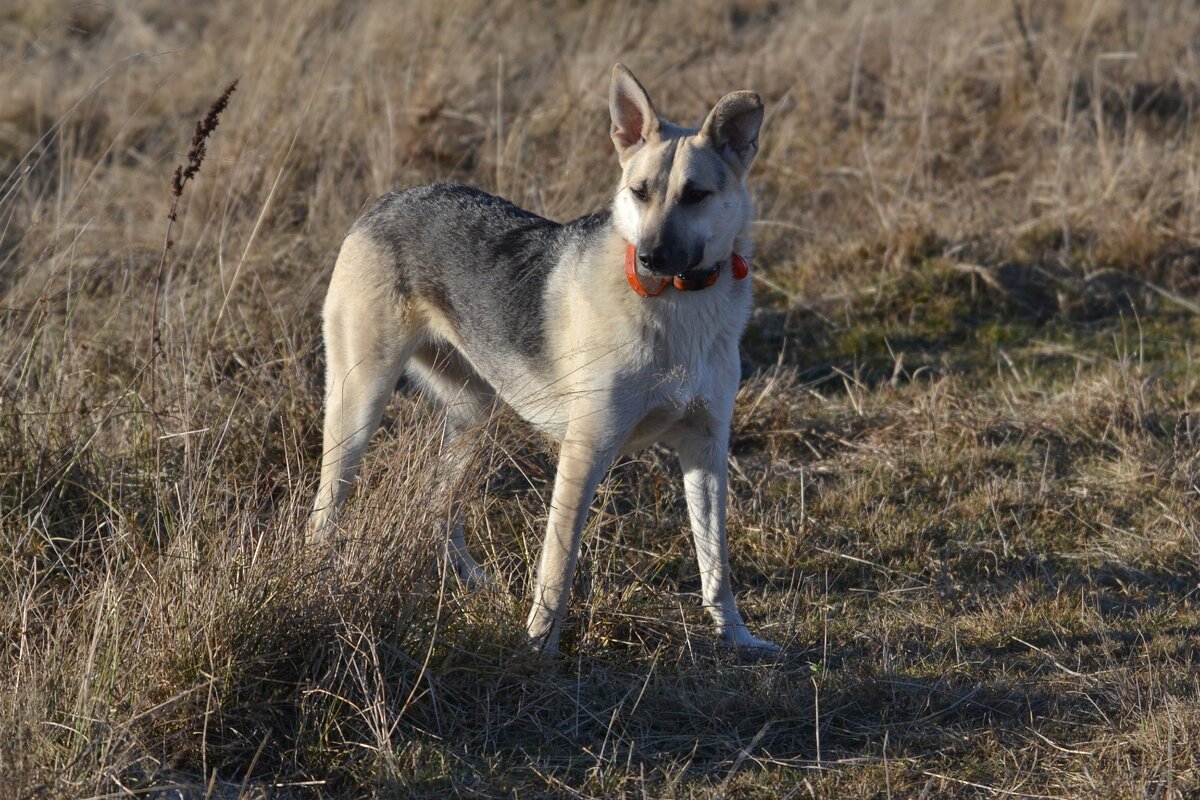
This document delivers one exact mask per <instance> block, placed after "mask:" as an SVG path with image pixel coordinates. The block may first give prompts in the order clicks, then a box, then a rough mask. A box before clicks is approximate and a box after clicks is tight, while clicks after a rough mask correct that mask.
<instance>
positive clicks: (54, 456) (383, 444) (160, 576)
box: [0, 0, 1200, 798]
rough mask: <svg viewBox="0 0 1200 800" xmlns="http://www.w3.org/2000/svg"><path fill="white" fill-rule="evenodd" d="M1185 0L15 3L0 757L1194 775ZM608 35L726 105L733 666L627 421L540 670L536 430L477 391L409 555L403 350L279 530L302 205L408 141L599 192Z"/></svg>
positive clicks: (295, 413) (303, 350) (288, 490)
mask: <svg viewBox="0 0 1200 800" xmlns="http://www.w3.org/2000/svg"><path fill="white" fill-rule="evenodd" d="M1198 31H1200V10H1197V9H1196V8H1195V7H1194V6H1193V5H1192V4H1188V3H1182V2H1180V3H1159V2H1151V1H1150V0H1146V1H1145V2H1117V0H1098V1H1097V2H1082V1H1081V2H1066V1H1065V0H1060V1H1059V2H1047V3H1043V2H1033V3H1031V2H1028V1H1027V0H1016V2H1015V3H1005V2H985V0H966V1H965V2H937V3H918V2H908V1H907V0H901V1H900V2H882V1H869V0H846V2H840V3H829V4H825V3H816V2H811V1H810V2H807V3H796V4H787V3H777V2H765V1H763V2H758V1H757V0H739V2H734V3H728V2H709V0H701V2H684V0H668V1H667V2H663V3H657V4H653V5H643V4H634V3H627V2H617V3H604V4H601V3H589V4H583V3H574V2H545V3H538V4H527V3H520V2H511V1H509V2H506V1H505V0H499V2H491V3H484V2H472V1H470V0H462V1H461V2H451V3H444V4H441V3H439V4H433V3H429V4H422V3H374V4H349V3H340V2H335V0H299V1H298V2H290V3H284V2H269V3H265V4H238V3H231V2H217V3H210V4H191V5H186V6H185V5H183V4H172V3H165V2H161V0H148V2H145V3H139V4H126V3H116V4H105V3H90V4H68V3H65V2H63V3H39V2H28V3H24V4H23V3H20V2H18V3H17V4H16V5H15V6H14V5H12V4H11V3H10V4H8V5H7V6H5V8H4V9H2V10H0V76H2V77H0V180H2V181H3V182H2V183H0V286H2V287H3V301H2V303H0V306H2V308H0V318H2V319H3V327H2V329H0V376H2V379H0V626H2V627H0V632H2V635H3V650H2V651H0V731H2V732H3V736H0V796H2V797H12V798H30V797H47V798H49V797H68V796H70V797H83V796H112V797H119V796H140V795H143V794H149V795H150V796H157V797H168V796H176V795H175V792H177V793H178V794H180V795H183V796H188V797H201V796H215V797H230V798H232V797H240V796H249V797H259V796H272V797H290V796H302V795H312V796H363V795H383V796H393V795H395V796H438V795H444V794H452V793H459V794H466V795H479V796H502V795H521V796H531V795H563V796H590V797H633V796H655V797H657V796H664V797H673V796H687V797H715V796H736V797H775V796H781V795H782V796H789V797H809V796H813V797H820V796H837V797H853V796H861V797H906V796H913V797H917V796H920V797H964V796H978V797H991V796H1005V797H1021V796H1049V797H1094V796H1108V797H1139V798H1140V797H1154V798H1174V797H1193V796H1195V795H1196V793H1197V792H1200V756H1198V753H1200V684H1198V683H1197V679H1196V674H1197V652H1196V647H1197V643H1198V640H1200V613H1198V611H1197V597H1196V587H1197V579H1198V577H1200V562H1198V556H1200V535H1198V530H1200V528H1198V514H1200V504H1198V502H1200V497H1198V492H1200V419H1198V418H1197V415H1196V413H1195V412H1194V411H1193V406H1194V404H1195V403H1196V400H1197V389H1198V385H1197V381H1198V378H1200V372H1198V364H1197V354H1196V350H1195V347H1196V345H1195V341H1196V339H1197V335H1198V334H1200V325H1198V324H1197V317H1196V312H1197V310H1198V309H1197V306H1196V300H1195V298H1196V296H1197V290H1198V289H1200V242H1198V241H1197V239H1196V238H1195V236H1194V232H1195V231H1196V230H1197V229H1200V228H1198V223H1200V217H1198V215H1200V207H1198V206H1200V162H1198V161H1197V153H1198V152H1200V151H1198V150H1197V137H1196V134H1195V133H1194V130H1193V125H1194V116H1193V112H1194V110H1195V108H1196V105H1197V101H1198V100H1200V64H1198V63H1197V53H1196V45H1195V41H1196V34H1197V32H1198ZM617 59H620V60H622V61H625V62H626V63H629V64H630V65H632V66H633V67H634V69H635V70H636V71H637V72H638V74H639V76H640V77H641V78H642V79H643V80H644V82H645V83H646V84H647V85H648V86H650V87H651V90H652V92H653V94H654V96H655V98H656V102H657V103H658V105H659V106H660V107H661V108H663V109H666V110H668V111H669V112H670V113H671V114H672V115H673V116H674V117H676V118H678V119H680V120H685V121H695V120H699V119H700V118H701V117H702V115H703V113H704V112H705V111H706V109H707V107H708V105H709V104H710V103H711V102H713V101H714V100H715V99H716V98H717V97H719V96H720V95H721V94H722V93H723V92H725V91H727V90H731V89H736V88H742V87H751V88H755V89H757V90H758V91H760V92H761V93H762V95H763V97H764V99H765V100H766V101H767V104H768V109H769V112H768V118H767V122H766V127H765V132H764V137H763V146H764V149H763V152H762V154H761V156H760V158H759V162H758V164H757V165H756V168H755V173H754V179H753V183H754V194H755V196H756V198H757V202H758V205H759V210H760V217H761V224H760V227H759V234H760V236H759V248H758V250H759V258H758V260H757V263H756V277H757V278H758V279H759V283H758V289H759V297H758V306H759V311H758V313H757V314H756V317H755V320H754V322H753V324H752V327H751V330H750V332H749V334H748V336H747V339H746V346H745V354H746V362H747V380H746V382H745V385H744V387H743V390H742V395H741V398H740V402H739V409H738V415H737V420H736V428H737V433H736V437H735V441H734V444H733V451H732V454H731V460H732V465H733V471H732V472H733V478H732V490H733V494H734V502H733V510H732V516H731V526H730V528H731V530H730V532H731V541H732V550H733V559H734V571H735V575H736V576H737V578H738V580H739V585H738V591H739V595H740V598H741V602H742V604H743V608H744V609H745V610H746V611H748V613H749V616H750V618H751V619H752V621H753V623H754V625H755V626H756V628H757V629H758V630H760V631H762V632H763V633H765V634H766V635H768V636H770V637H771V638H774V639H776V640H781V641H783V642H785V643H786V644H787V652H786V655H785V656H784V657H783V658H781V659H780V660H779V661H778V662H777V663H765V664H741V663H737V662H736V661H734V660H731V659H730V658H729V657H728V656H727V655H725V654H723V653H721V652H718V651H716V650H714V648H713V647H712V645H711V641H710V639H709V636H708V631H707V628H706V626H705V624H704V619H703V613H702V611H701V610H700V608H699V602H698V600H697V593H698V588H699V582H698V577H697V575H696V570H695V566H694V562H693V559H692V555H691V548H690V544H689V542H688V536H687V533H686V531H685V514H684V509H683V506H682V501H681V499H680V492H679V491H678V475H677V474H676V468H675V466H674V465H673V463H672V460H671V459H670V457H669V455H668V454H665V453H661V452H658V451H652V452H649V453H647V454H646V455H645V456H644V457H642V458H641V459H639V460H638V461H636V462H633V463H629V464H625V465H622V466H620V467H618V469H617V470H615V471H614V473H613V475H612V477H611V478H610V479H609V480H608V481H607V482H606V483H605V485H604V487H603V488H602V490H601V492H600V495H599V497H598V498H597V500H596V503H595V509H596V513H595V515H594V516H595V519H594V521H593V523H592V524H591V525H590V527H589V534H588V537H587V544H586V551H587V552H586V554H585V560H584V567H583V570H582V571H581V575H580V577H579V580H578V582H577V584H576V591H575V600H574V601H573V606H572V609H573V612H572V613H573V619H572V625H571V629H570V634H569V636H568V638H567V640H566V641H565V649H566V652H567V657H566V658H564V659H563V660H562V661H561V662H558V663H555V664H551V665H547V664H543V663H540V662H538V661H537V660H535V659H532V658H531V657H529V656H528V654H527V653H526V652H525V650H524V649H523V647H522V643H521V634H520V629H521V622H522V614H523V611H524V605H525V600H524V597H525V594H526V591H527V581H528V574H529V566H530V563H531V561H532V560H533V554H534V553H535V548H536V547H537V542H538V534H539V529H540V527H541V525H542V523H543V521H544V513H545V500H546V497H547V494H548V488H549V483H548V481H549V480H550V477H551V475H552V473H553V458H552V455H551V454H548V453H546V452H545V451H544V450H543V449H542V448H541V447H540V446H539V445H538V443H537V442H534V441H531V440H528V439H526V438H522V437H524V436H525V434H524V433H523V432H522V431H521V430H520V429H519V428H518V429H515V430H514V429H513V428H512V427H511V426H508V425H499V424H498V425H495V426H493V427H492V428H489V430H488V431H485V432H483V435H481V437H480V442H481V448H480V452H479V459H480V461H479V464H480V469H479V470H478V472H477V474H476V476H475V477H474V478H473V479H472V484H471V485H470V486H467V487H463V492H464V496H467V497H469V498H472V499H471V500H470V501H469V502H468V505H467V515H468V521H469V524H470V527H471V529H472V537H473V539H472V540H473V542H474V547H475V549H476V552H477V554H478V555H481V556H483V557H484V560H486V562H487V565H488V567H489V568H490V569H491V570H492V571H493V572H494V573H495V574H496V575H497V576H498V581H499V584H500V588H499V590H498V591H495V592H492V593H485V594H479V595H463V594H461V593H459V592H456V591H448V590H445V587H444V586H443V583H442V576H441V574H440V573H439V571H438V569H437V568H436V565H435V562H434V558H433V556H432V553H433V545H432V543H433V541H434V540H435V539H436V536H437V532H438V530H439V529H440V528H441V526H442V525H443V524H444V518H445V508H444V507H441V506H439V505H438V503H437V502H431V501H430V500H429V498H430V497H433V496H435V495H436V492H435V491H434V487H435V486H436V485H437V483H438V468H437V463H438V459H437V448H438V430H439V426H438V418H437V413H436V411H433V410H432V409H430V408H429V406H428V405H426V404H425V403H423V402H422V401H421V400H420V398H418V397H415V396H413V395H410V394H398V395H397V397H396V400H395V403H394V404H393V406H392V409H391V410H390V412H389V415H388V420H389V422H388V426H387V432H386V434H384V435H381V436H380V440H379V441H377V447H376V448H375V449H374V450H373V455H372V459H371V461H370V463H369V464H368V467H367V469H366V474H365V475H364V478H363V480H364V482H365V484H366V485H367V486H368V487H369V491H367V492H364V493H362V494H360V495H359V496H358V498H357V500H356V501H354V502H353V503H352V509H351V512H350V519H349V522H348V525H349V533H350V536H349V537H348V540H347V542H346V544H345V546H344V547H343V548H341V550H340V552H339V556H341V557H340V558H338V559H336V560H321V559H316V558H314V557H312V556H311V555H306V554H305V553H303V552H301V551H300V549H299V548H298V545H297V539H298V532H299V531H300V528H301V526H302V524H303V521H304V515H305V509H306V506H307V503H308V499H309V496H310V493H311V492H312V491H313V489H314V482H315V477H316V464H317V460H318V455H319V453H318V450H319V446H320V445H319V431H318V428H317V419H318V412H319V404H320V400H321V397H320V395H321V376H322V369H323V357H322V353H321V347H320V342H319V335H318V324H317V318H318V314H317V311H318V305H319V300H320V297H321V293H322V288H323V286H324V283H325V280H326V278H327V275H328V271H329V268H330V266H331V264H332V259H333V255H334V253H335V251H336V248H337V246H338V243H339V240H340V237H341V235H342V233H343V232H344V231H345V230H346V228H347V227H348V225H349V224H350V222H351V221H352V220H353V218H354V217H355V216H356V214H357V213H358V211H359V210H360V208H361V207H362V205H363V204H364V203H366V202H367V201H368V199H369V198H370V197H372V196H373V195H376V194H379V193H381V192H383V191H385V190H387V189H389V188H392V187H394V186H404V185H412V184H419V183H425V182H430V181H433V180H445V179H454V180H462V181H465V182H469V183H473V184H476V185H479V186H481V187H483V188H486V189H489V190H492V191H497V192H501V193H503V194H505V195H507V196H509V197H510V198H512V199H513V200H515V201H517V202H519V203H522V204H524V205H526V206H527V207H529V208H532V209H534V210H536V211H538V212H540V213H543V214H546V215H548V216H552V217H557V218H565V217H569V216H572V215H578V214H581V213H585V212H589V211H592V210H595V209H597V208H600V207H602V206H603V204H604V203H605V201H606V198H607V197H608V195H609V193H610V192H611V190H612V182H613V180H615V177H616V167H615V159H614V157H613V155H612V153H611V148H610V144H609V142H608V137H607V119H606V110H605V101H604V99H605V91H606V85H605V80H606V75H607V71H608V69H609V67H610V66H611V64H612V62H613V61H615V60H617ZM235 78H237V79H239V80H240V84H239V88H238V91H237V93H236V94H235V95H234V96H233V98H232V100H231V102H230V106H229V108H228V110H227V111H226V112H225V113H224V115H223V116H222V119H221V125H220V128H219V129H217V130H216V132H215V133H214V134H213V135H212V137H211V138H210V140H209V141H208V152H207V159H206V160H205V162H204V164H203V167H202V169H201V171H200V173H199V175H198V176H197V177H196V178H195V180H194V182H193V183H191V184H189V185H188V186H187V188H186V190H185V192H184V195H183V198H182V201H181V203H180V206H179V209H178V220H177V221H176V222H175V224H174V228H173V230H172V233H171V236H172V238H173V239H174V242H175V244H174V247H172V248H171V249H169V250H168V251H166V259H165V261H164V262H163V264H162V272H161V280H160V281H159V280H156V275H157V274H158V265H159V261H160V258H161V257H162V256H163V254H164V249H163V241H164V235H165V233H166V230H167V227H166V226H167V219H166V213H167V209H168V207H169V205H170V200H171V197H170V194H171V175H172V172H173V170H174V168H175V166H176V165H177V164H179V163H182V162H183V161H184V160H185V155H184V151H185V150H186V147H187V142H188V137H189V135H190V133H191V130H192V128H193V125H194V124H195V122H196V120H197V119H200V118H201V117H202V116H203V115H204V113H205V109H206V108H208V106H209V104H210V103H211V102H212V101H213V99H214V98H216V97H217V96H218V95H219V94H220V93H221V91H222V89H223V88H224V87H225V86H227V85H228V84H229V83H230V82H231V81H232V80H233V79H235ZM606 176H607V177H606ZM156 291H157V293H158V302H157V305H158V319H157V323H152V316H153V315H154V307H155V293H156ZM152 328H156V331H155V332H154V333H156V338H157V342H155V341H154V339H155V337H154V335H153V334H152ZM152 360H153V365H154V366H153V369H151V368H150V365H151V363H152ZM385 440H386V441H385ZM168 790H170V791H168Z"/></svg>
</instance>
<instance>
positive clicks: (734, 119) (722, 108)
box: [700, 92, 763, 175]
mask: <svg viewBox="0 0 1200 800" xmlns="http://www.w3.org/2000/svg"><path fill="white" fill-rule="evenodd" d="M762 121H763V102H762V99H761V98H760V97H759V96H758V95H757V94H756V93H754V92H731V93H729V94H727V95H725V96H724V97H722V98H721V99H720V101H718V102H717V104H716V105H715V106H713V110H712V111H710V112H708V119H706V120H704V125H703V126H702V127H701V128H700V135H701V136H704V137H707V138H708V140H709V141H710V142H712V145H713V147H715V148H716V150H717V152H718V153H720V154H721V156H722V157H723V158H724V159H725V160H726V161H728V162H729V163H730V165H731V166H733V167H734V168H735V169H737V170H738V171H739V172H740V173H741V174H743V175H744V174H745V173H746V172H747V171H749V169H750V164H751V163H753V161H754V156H755V154H757V153H758V129H759V128H760V127H762Z"/></svg>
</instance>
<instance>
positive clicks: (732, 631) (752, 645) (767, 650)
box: [721, 625, 783, 659]
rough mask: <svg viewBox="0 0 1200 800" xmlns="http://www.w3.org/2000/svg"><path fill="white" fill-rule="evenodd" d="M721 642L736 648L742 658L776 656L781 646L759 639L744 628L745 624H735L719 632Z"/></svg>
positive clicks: (780, 651)
mask: <svg viewBox="0 0 1200 800" xmlns="http://www.w3.org/2000/svg"><path fill="white" fill-rule="evenodd" d="M721 644H723V645H725V646H726V647H728V648H731V649H733V650H736V651H737V653H738V655H739V656H741V657H743V658H749V659H760V658H770V657H772V656H777V655H779V654H780V653H782V652H783V648H782V647H780V646H779V645H777V644H775V643H774V642H772V641H768V640H767V639H760V638H758V637H757V636H755V635H753V634H752V633H750V631H748V630H747V629H746V626H745V625H735V626H730V627H728V628H726V629H725V630H724V631H722V632H721Z"/></svg>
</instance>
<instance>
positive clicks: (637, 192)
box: [629, 183, 650, 203]
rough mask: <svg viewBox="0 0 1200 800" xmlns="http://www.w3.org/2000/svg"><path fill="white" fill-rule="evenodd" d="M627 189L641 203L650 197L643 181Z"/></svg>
mask: <svg viewBox="0 0 1200 800" xmlns="http://www.w3.org/2000/svg"><path fill="white" fill-rule="evenodd" d="M629 191H630V192H632V193H633V196H634V197H636V198H637V199H638V200H641V201H642V202H643V203H644V202H646V201H647V200H649V199H650V193H649V192H648V191H646V184H644V183H643V184H641V185H639V186H632V187H630V189H629Z"/></svg>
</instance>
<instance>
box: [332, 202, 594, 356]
mask: <svg viewBox="0 0 1200 800" xmlns="http://www.w3.org/2000/svg"><path fill="white" fill-rule="evenodd" d="M610 222H611V215H610V213H609V212H607V211H605V212H602V213H600V214H595V215H591V216H587V217H581V218H579V219H576V220H574V221H572V222H568V223H566V224H560V223H557V222H553V221H551V220H548V219H545V218H543V217H539V216H538V215H537V214H533V213H531V212H529V211H526V210H524V209H522V208H520V207H518V206H516V205H514V204H512V203H510V202H509V201H507V200H504V199H502V198H500V197H496V196H494V195H490V194H488V193H487V192H482V191H480V190H478V189H473V188H471V187H469V186H463V185H459V184H438V185H436V186H423V187H417V188H412V189H406V190H404V191H402V192H393V193H391V194H387V195H384V196H383V197H381V198H380V199H379V200H378V201H377V202H376V203H375V204H374V205H373V206H372V207H371V208H370V209H369V210H367V211H366V212H365V213H364V214H363V215H362V216H361V217H359V219H358V221H357V222H356V223H355V224H354V230H361V231H364V232H366V233H367V234H369V235H370V236H371V238H372V239H374V240H375V241H376V242H378V243H379V244H380V245H381V246H383V247H384V249H385V250H386V251H387V252H388V253H390V255H391V256H392V258H393V259H394V263H395V267H396V288H397V290H398V291H399V292H401V293H403V294H407V295H410V296H418V297H421V298H423V299H425V300H427V301H428V302H430V303H433V304H434V305H435V306H437V308H438V309H439V310H440V311H441V312H442V313H443V314H445V316H446V318H447V320H448V321H449V323H450V325H451V326H452V327H453V328H454V331H455V333H457V334H458V335H459V337H461V338H462V340H463V343H464V344H465V345H466V346H467V347H468V348H469V349H471V350H477V352H480V351H485V350H487V351H491V352H493V353H495V352H503V351H505V350H515V351H516V352H517V353H518V354H519V355H520V356H522V357H523V358H525V359H529V360H537V359H538V356H539V355H540V354H541V353H542V352H543V350H544V347H545V331H544V324H545V318H546V314H545V310H544V295H545V288H546V280H547V276H548V275H549V274H550V272H551V270H553V269H554V267H555V265H556V264H557V263H558V262H559V260H560V258H561V257H562V255H563V253H564V252H565V251H566V249H567V248H568V247H570V246H573V245H579V244H581V243H583V242H584V241H585V240H586V239H587V238H588V237H590V236H594V235H601V234H602V233H603V231H604V230H605V229H606V228H608V227H609V225H610Z"/></svg>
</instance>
